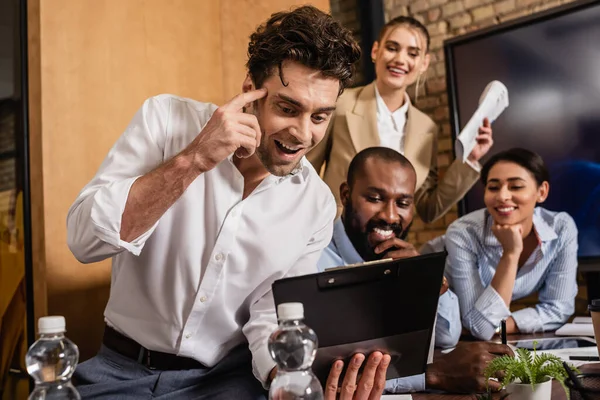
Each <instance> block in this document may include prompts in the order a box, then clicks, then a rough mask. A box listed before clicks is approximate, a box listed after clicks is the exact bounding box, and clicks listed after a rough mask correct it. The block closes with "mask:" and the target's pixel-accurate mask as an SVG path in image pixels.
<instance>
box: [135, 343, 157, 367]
mask: <svg viewBox="0 0 600 400" xmlns="http://www.w3.org/2000/svg"><path fill="white" fill-rule="evenodd" d="M138 363H140V364H142V365H143V366H145V367H146V368H148V369H150V370H155V369H156V368H154V367H153V366H152V360H151V358H150V350H148V349H147V348H145V347H143V346H140V353H139V354H138Z"/></svg>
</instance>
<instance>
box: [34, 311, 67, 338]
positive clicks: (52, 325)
mask: <svg viewBox="0 0 600 400" xmlns="http://www.w3.org/2000/svg"><path fill="white" fill-rule="evenodd" d="M65 327H66V323H65V317H63V316H61V315H54V316H50V317H42V318H40V319H39V320H38V331H39V332H38V333H39V334H40V335H41V334H45V333H63V332H65Z"/></svg>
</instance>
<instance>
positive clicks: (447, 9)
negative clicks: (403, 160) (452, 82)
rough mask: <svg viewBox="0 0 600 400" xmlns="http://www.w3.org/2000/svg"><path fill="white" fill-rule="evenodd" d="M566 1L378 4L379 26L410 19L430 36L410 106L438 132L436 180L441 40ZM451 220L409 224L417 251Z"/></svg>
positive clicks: (443, 144) (401, 0)
mask: <svg viewBox="0 0 600 400" xmlns="http://www.w3.org/2000/svg"><path fill="white" fill-rule="evenodd" d="M569 1H570V0H549V1H548V0H450V1H446V0H384V7H385V13H386V15H385V20H386V21H388V20H389V19H391V18H394V17H396V16H398V15H411V16H413V17H415V18H416V19H418V20H419V21H421V22H422V23H423V24H424V25H425V26H426V27H427V29H428V30H429V34H430V35H431V50H430V51H431V64H430V67H429V70H428V71H427V79H426V82H425V85H424V88H421V89H420V90H419V96H418V97H417V101H416V102H415V104H416V106H417V107H418V108H419V109H421V110H422V111H424V112H425V113H427V114H428V115H429V116H430V117H431V118H433V120H434V121H435V122H436V123H437V124H438V125H439V126H440V136H439V149H438V151H439V153H438V165H439V166H440V175H441V176H443V174H444V172H445V169H446V168H447V167H448V165H450V163H451V161H452V159H453V156H452V140H451V136H450V120H449V110H448V96H447V94H446V70H445V65H444V50H443V43H444V40H446V39H448V38H452V37H454V36H458V35H462V34H465V33H467V32H471V31H474V30H477V29H481V28H486V27H489V26H492V25H496V24H498V23H502V22H506V21H509V20H512V19H515V18H518V17H521V16H525V15H529V14H532V13H535V12H538V11H541V10H546V9H548V8H552V7H556V6H558V5H560V4H564V3H567V2H569ZM414 98H415V97H414V93H413V99H414ZM456 218H457V213H456V211H455V210H453V211H451V212H449V213H448V214H446V216H445V217H444V218H443V221H442V220H439V221H436V222H434V223H432V224H427V225H425V224H423V223H422V222H421V221H415V222H414V223H413V229H412V233H411V235H412V237H411V238H410V239H411V240H412V241H413V242H414V243H416V244H418V245H421V244H423V243H424V242H426V241H427V240H429V239H431V238H433V237H436V236H438V235H440V234H443V233H444V231H445V229H446V227H447V226H448V225H449V224H450V223H451V222H452V221H454V220H455V219H456Z"/></svg>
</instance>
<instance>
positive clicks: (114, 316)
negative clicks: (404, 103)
mask: <svg viewBox="0 0 600 400" xmlns="http://www.w3.org/2000/svg"><path fill="white" fill-rule="evenodd" d="M359 53H360V51H359V49H358V46H357V44H356V43H355V42H354V40H353V39H352V35H351V33H350V32H349V31H347V30H346V29H344V28H342V27H341V26H340V25H339V24H338V23H337V22H335V21H334V20H333V19H332V18H331V16H329V15H327V14H325V13H323V12H321V11H319V10H317V9H316V8H314V7H300V8H297V9H295V10H293V11H290V12H282V13H277V14H274V15H273V16H272V17H271V18H270V19H269V20H268V21H267V22H266V23H265V24H264V25H262V26H260V27H259V28H258V29H257V31H256V32H255V33H253V34H252V35H251V37H250V43H249V46H248V55H249V59H248V63H247V68H248V75H247V77H246V79H245V80H244V82H243V85H242V89H243V93H241V94H240V95H238V96H236V97H235V98H233V99H232V100H231V101H229V102H228V103H227V104H225V105H223V106H221V107H217V106H215V105H213V104H208V103H201V102H198V101H194V100H190V99H184V98H180V97H177V96H172V95H160V96H156V97H153V98H150V99H148V100H147V101H146V102H145V103H144V105H143V106H142V107H141V109H140V110H139V111H138V112H137V114H136V115H135V116H134V118H133V120H132V121H131V123H130V125H129V127H128V128H127V129H126V130H125V132H124V133H123V135H122V136H121V137H120V138H119V139H118V141H117V142H116V144H115V145H114V147H113V148H112V149H111V150H110V152H109V153H108V156H107V157H106V159H105V160H104V162H103V164H102V165H101V167H100V169H99V171H98V173H97V174H96V176H95V177H94V178H93V179H92V181H91V182H90V183H88V184H87V185H86V186H85V187H84V188H83V190H82V191H81V193H80V194H79V196H78V197H77V199H76V200H75V202H74V204H73V205H72V207H71V209H70V210H69V214H68V217H67V223H68V244H69V247H70V249H71V251H72V252H73V254H74V255H75V256H76V257H77V259H78V260H80V261H81V262H83V263H90V262H96V261H100V260H103V259H107V258H111V257H112V281H111V292H110V298H109V301H108V304H107V307H106V310H105V313H104V317H105V321H106V328H105V332H104V339H103V346H102V348H101V349H100V352H99V354H98V355H97V356H96V357H94V358H93V359H91V360H89V361H87V362H84V363H83V364H81V365H80V366H78V368H77V371H76V374H75V380H76V382H77V384H78V388H79V390H80V392H81V394H82V397H83V398H96V399H97V398H106V399H120V398H127V399H136V398H143V399H147V398H150V397H152V398H157V399H180V398H194V399H209V398H210V399H231V398H236V399H256V398H262V397H263V396H264V390H263V387H262V386H261V383H262V384H264V385H266V384H268V378H269V375H270V374H271V372H272V371H273V368H274V365H275V364H274V362H273V360H272V359H271V357H270V355H269V352H268V349H267V339H268V337H269V335H270V333H271V332H273V330H275V329H276V327H277V321H276V315H275V309H274V304H273V297H272V293H271V284H272V283H273V282H274V281H275V280H276V279H279V278H283V277H286V276H294V275H299V274H305V273H311V272H316V263H317V260H318V257H319V255H320V253H321V250H322V249H323V248H324V247H325V246H326V245H327V243H329V240H330V238H331V232H332V221H333V219H334V216H335V212H336V211H335V209H336V206H335V202H334V199H333V196H332V194H331V192H330V191H329V189H328V188H327V186H326V185H325V184H324V183H323V181H322V180H321V179H320V178H319V176H318V175H317V173H316V172H315V170H314V169H313V168H312V166H311V165H310V164H309V163H308V162H307V161H306V160H305V158H304V155H305V154H306V152H307V151H309V150H310V149H311V148H313V147H314V146H315V145H316V144H317V143H318V142H319V141H320V140H321V139H322V138H323V135H324V134H325V130H326V128H327V124H328V122H329V119H330V116H331V113H332V112H333V110H334V109H335V104H336V101H337V98H338V96H339V95H340V93H341V92H342V90H343V89H344V87H345V86H346V85H347V84H348V82H349V79H350V78H351V76H352V65H353V64H354V62H356V61H357V60H358V58H359V55H360V54H359ZM315 210H318V212H315ZM252 371H253V372H254V375H255V376H253V374H252ZM255 377H256V378H255Z"/></svg>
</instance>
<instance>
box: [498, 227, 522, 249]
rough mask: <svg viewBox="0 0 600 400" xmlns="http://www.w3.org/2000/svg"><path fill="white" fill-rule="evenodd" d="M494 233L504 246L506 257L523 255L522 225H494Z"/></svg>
mask: <svg viewBox="0 0 600 400" xmlns="http://www.w3.org/2000/svg"><path fill="white" fill-rule="evenodd" d="M492 232H493V233H494V236H496V239H498V241H499V242H500V244H501V245H502V249H504V254H505V255H514V256H519V255H521V252H522V251H523V226H522V225H521V224H515V225H498V224H494V225H493V226H492Z"/></svg>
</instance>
